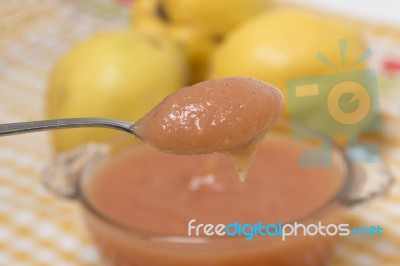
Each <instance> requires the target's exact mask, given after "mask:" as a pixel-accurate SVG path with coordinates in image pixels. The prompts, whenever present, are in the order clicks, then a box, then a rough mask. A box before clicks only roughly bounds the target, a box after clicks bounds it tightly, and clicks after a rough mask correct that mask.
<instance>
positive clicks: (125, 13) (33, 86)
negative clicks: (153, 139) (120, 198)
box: [0, 0, 400, 266]
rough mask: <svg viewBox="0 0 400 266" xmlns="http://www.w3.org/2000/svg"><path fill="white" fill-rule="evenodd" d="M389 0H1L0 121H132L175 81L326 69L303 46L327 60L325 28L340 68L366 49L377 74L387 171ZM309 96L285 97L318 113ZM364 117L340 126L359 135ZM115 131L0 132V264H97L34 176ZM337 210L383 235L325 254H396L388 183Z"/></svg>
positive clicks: (359, 257) (394, 75)
mask: <svg viewBox="0 0 400 266" xmlns="http://www.w3.org/2000/svg"><path fill="white" fill-rule="evenodd" d="M160 3H161V4H160ZM398 10H400V4H399V2H397V1H394V0H393V1H390V0H384V1H373V0H369V1H361V0H357V1H355V0H354V1H341V2H340V1H331V0H323V1H322V0H292V1H290V0H282V1H279V0H276V1H267V0H257V1H256V0H248V1H244V0H242V1H240V0H234V1H201V0H197V1H196V0H192V1H188V0H186V1H185V0H176V1H168V0H165V1H163V0H87V1H83V0H43V1H40V0H20V1H18V0H11V1H2V2H1V4H0V123H11V122H19V121H30V120H39V119H45V118H62V117H77V116H100V117H114V118H119V119H125V120H130V121H136V120H137V119H138V118H140V117H141V116H142V115H144V114H145V113H146V112H147V111H149V110H150V109H151V108H152V107H153V106H154V105H155V104H157V103H158V102H159V101H160V100H161V99H163V98H164V97H165V96H166V95H168V94H170V93H171V92H173V91H174V90H176V89H177V88H179V87H182V86H185V85H189V84H193V83H195V82H198V81H201V80H206V79H209V78H216V77H222V76H227V75H247V76H253V77H256V78H259V79H262V80H265V81H267V82H270V83H272V84H274V85H275V86H277V87H278V88H279V89H281V90H282V91H283V92H284V93H285V88H286V82H287V81H288V80H289V79H296V78H304V77H312V76H319V75H325V74H332V73H337V72H338V69H335V68H332V67H331V66H330V65H329V64H321V62H319V61H318V60H315V55H316V54H317V52H321V53H322V54H324V55H325V57H326V58H328V59H329V62H330V63H332V65H338V66H339V65H340V63H341V61H340V60H341V57H340V53H339V46H338V42H337V41H338V39H346V40H347V48H348V49H347V52H346V58H347V59H348V61H345V63H343V64H342V69H341V70H340V71H344V70H346V69H347V70H348V69H350V68H349V67H350V65H351V64H352V63H354V62H355V61H356V60H357V58H359V57H360V56H361V55H362V54H363V53H364V52H365V51H367V50H370V51H371V54H372V56H370V57H369V58H368V60H366V61H363V62H360V64H358V65H357V67H356V68H355V69H357V70H365V69H368V70H371V71H373V73H374V74H375V75H376V78H377V86H378V90H379V103H380V111H379V113H380V115H379V119H380V120H381V121H382V127H381V128H380V129H379V132H375V133H377V134H375V135H374V136H372V137H370V140H371V141H373V142H375V143H378V144H379V145H380V148H381V150H382V155H383V158H384V162H385V164H386V165H387V166H388V167H389V168H390V169H391V171H392V173H393V176H394V178H395V179H396V180H397V179H398V178H399V174H400V16H398ZM347 70H346V71H347ZM320 105H321V106H322V105H325V102H312V103H306V104H305V105H299V106H298V105H296V106H297V107H296V108H299V110H298V111H299V112H301V113H302V114H303V115H304V116H307V117H310V119H312V120H313V121H317V123H321V124H323V123H324V119H323V118H315V117H314V114H315V110H318V108H319V106H320ZM127 110H129V112H128V111H127ZM284 119H290V114H289V111H288V110H287V111H286V113H285V114H284ZM315 119H320V120H315ZM369 122H370V123H375V122H374V121H369ZM364 126H365V125H362V126H360V127H354V128H352V130H351V132H350V133H349V134H351V135H361V134H362V133H364V128H365V127H364ZM115 134H118V133H114V132H109V131H106V130H105V131H102V130H97V131H96V134H94V133H93V131H90V130H87V131H79V133H77V132H73V131H68V130H67V131H59V132H52V133H51V134H50V133H34V134H27V135H23V136H22V135H21V136H10V137H4V138H1V139H0V265H58V266H63V265H84V266H90V265H99V258H98V254H97V252H96V250H95V248H94V246H93V244H92V242H91V240H90V238H89V236H88V235H87V233H86V231H85V229H84V226H83V223H82V221H81V220H80V218H79V210H78V209H77V206H76V205H75V203H74V202H72V201H66V200H60V199H58V198H57V197H55V196H53V195H52V194H51V193H49V192H48V191H47V190H46V189H45V188H44V187H43V186H42V185H41V182H40V180H41V176H42V172H43V169H44V167H45V166H46V164H47V163H48V162H49V160H50V159H51V158H52V157H53V156H54V155H55V154H58V153H60V152H63V151H66V150H70V149H72V148H74V147H77V146H79V145H81V144H83V143H85V142H87V141H90V140H97V141H107V140H110V139H113V138H115V137H116V135H115ZM350 217H351V222H352V223H354V224H355V225H357V224H358V225H378V224H379V225H380V226H382V227H383V228H384V237H382V238H379V239H373V238H369V239H363V238H357V237H349V238H346V239H345V240H344V241H343V243H342V244H341V245H340V246H339V247H338V248H337V250H336V253H335V256H334V259H333V261H332V264H331V265H349V266H350V265H351V266H357V265H360V266H361V265H363V266H364V265H374V266H375V265H393V266H395V265H396V266H397V265H400V255H399V254H398V247H400V229H399V227H398V225H399V224H400V186H399V184H398V183H396V182H395V183H394V185H392V187H391V189H390V191H389V192H388V195H387V196H386V197H384V198H380V199H377V200H374V201H371V202H369V203H367V204H364V205H362V206H358V207H355V208H354V209H353V210H352V211H351V213H350Z"/></svg>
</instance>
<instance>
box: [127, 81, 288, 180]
mask: <svg viewBox="0 0 400 266" xmlns="http://www.w3.org/2000/svg"><path fill="white" fill-rule="evenodd" d="M283 106H284V97H283V95H282V94H281V92H280V91H279V90H278V89H276V88H274V87H273V86H272V85H269V84H267V83H265V82H263V81H260V80H256V79H252V78H246V77H231V78H222V79H215V80H208V81H204V82H200V83H197V84H195V85H192V86H190V87H185V88H182V89H180V90H178V91H177V92H175V93H174V94H172V95H170V96H168V97H167V98H165V99H164V100H163V101H162V102H161V103H160V104H159V105H157V106H156V107H155V108H154V109H153V110H152V111H151V112H149V113H148V114H147V115H145V117H143V118H142V119H141V120H139V121H138V122H137V123H136V124H135V126H134V130H135V132H136V134H137V135H138V136H140V137H141V138H142V139H143V140H144V141H145V142H147V143H149V144H151V145H152V146H154V147H156V148H157V149H159V150H162V151H166V152H171V153H175V154H204V153H212V152H226V153H228V154H231V155H232V157H233V159H234V160H235V162H236V166H237V170H238V172H239V175H240V174H241V173H243V174H242V175H241V177H242V179H244V177H245V176H246V174H247V170H248V168H249V165H250V163H251V160H252V157H253V155H254V151H255V149H256V147H257V143H258V142H259V141H260V140H261V139H262V138H263V137H264V135H265V134H266V133H267V131H268V130H269V129H270V128H271V127H272V125H273V124H274V123H275V122H276V121H277V120H278V119H279V117H280V115H281V113H282V110H283Z"/></svg>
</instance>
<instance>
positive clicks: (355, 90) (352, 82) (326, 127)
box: [287, 40, 381, 167]
mask: <svg viewBox="0 0 400 266" xmlns="http://www.w3.org/2000/svg"><path fill="white" fill-rule="evenodd" d="M346 47H347V40H339V48H340V51H341V56H342V69H341V70H340V71H338V72H336V73H332V74H325V75H320V76H313V77H303V78H295V79H290V80H288V81H287V97H288V107H289V112H290V119H291V126H292V131H293V136H294V138H296V139H299V140H302V139H303V140H307V139H315V134H305V133H304V128H301V127H306V128H309V129H312V130H315V131H316V132H319V133H321V137H320V140H321V142H322V144H321V147H320V149H319V150H312V151H307V152H305V153H304V154H303V155H302V157H301V158H300V165H301V166H302V167H330V166H332V162H333V154H332V153H333V150H332V148H333V147H332V145H333V144H332V139H333V138H335V137H344V138H345V139H346V140H347V150H346V152H347V156H348V159H349V160H350V161H351V162H362V163H370V162H379V161H380V156H379V152H378V150H377V149H376V148H375V147H372V146H366V145H360V144H358V138H359V136H360V135H361V134H363V133H370V132H378V131H379V130H380V129H381V120H380V116H379V95H378V85H377V84H378V83H377V78H376V73H375V71H374V70H372V69H365V70H358V71H355V70H351V68H352V67H354V66H356V65H358V64H360V63H361V62H363V61H364V60H366V59H367V58H368V57H369V56H371V52H370V50H367V51H366V52H365V53H364V54H363V55H361V56H360V58H359V59H358V60H357V61H356V62H354V63H353V64H352V66H350V69H349V70H345V69H344V57H345V52H346ZM316 58H317V59H319V60H320V61H322V62H324V63H326V64H328V65H330V66H333V67H336V66H335V65H334V64H333V63H331V62H330V61H329V59H328V58H326V57H325V56H324V55H323V54H322V53H320V52H319V53H317V56H316Z"/></svg>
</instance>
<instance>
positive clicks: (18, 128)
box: [0, 117, 135, 137]
mask: <svg viewBox="0 0 400 266" xmlns="http://www.w3.org/2000/svg"><path fill="white" fill-rule="evenodd" d="M133 124H134V123H132V122H127V121H121V120H115V119H108V118H90V117H88V118H65V119H54V120H42V121H32V122H21V123H10V124H0V137H2V136H7V135H16V134H23V133H30V132H36V131H45V130H53V129H63V128H82V127H103V128H104V127H105V128H112V129H117V130H122V131H125V132H128V133H130V134H135V132H134V131H133V129H132V125H133Z"/></svg>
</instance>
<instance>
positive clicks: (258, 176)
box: [88, 136, 341, 235]
mask: <svg viewBox="0 0 400 266" xmlns="http://www.w3.org/2000/svg"><path fill="white" fill-rule="evenodd" d="M304 149H305V147H304V146H303V145H300V144H294V142H292V143H288V142H284V141H282V140H281V139H280V138H279V137H274V136H270V138H266V140H265V141H264V142H263V144H262V145H261V146H260V149H258V151H257V153H256V157H255V160H254V165H253V167H252V168H251V170H250V172H249V177H248V180H247V181H246V182H245V183H241V182H240V181H239V180H238V179H237V178H234V176H235V171H234V169H233V167H232V161H231V160H230V159H229V158H228V157H227V156H226V155H223V154H218V153H216V154H211V155H193V156H181V155H173V154H168V153H162V152H159V151H157V150H155V149H152V148H149V147H142V148H138V149H134V150H132V151H129V152H128V153H126V154H124V155H122V156H119V157H117V158H115V159H114V160H111V161H110V162H108V163H106V164H105V165H104V166H102V167H101V168H100V169H99V170H97V171H96V173H95V175H94V176H93V177H92V179H91V180H90V182H89V183H88V198H89V200H90V202H92V204H93V205H94V206H95V207H96V208H97V209H98V210H100V211H101V212H102V213H104V214H105V215H107V216H108V217H111V218H112V219H113V220H115V221H117V222H119V223H122V224H124V225H127V226H129V227H134V228H139V229H141V230H144V231H148V232H156V233H168V234H176V235H185V234H186V233H187V223H188V221H189V220H190V219H192V218H195V219H197V221H198V222H199V223H215V224H218V223H231V222H234V221H238V222H241V223H257V222H259V221H262V222H279V221H282V222H288V221H292V220H294V219H298V218H302V217H304V216H306V215H307V214H309V213H311V212H312V211H314V210H316V209H318V208H319V207H321V206H322V205H324V204H325V203H326V202H327V201H328V200H329V199H331V198H332V197H333V196H334V194H335V192H336V191H337V190H338V188H339V186H340V185H341V178H340V174H339V172H338V170H336V169H335V168H301V167H299V166H298V164H297V162H298V158H299V155H300V154H301V152H302V151H304Z"/></svg>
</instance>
